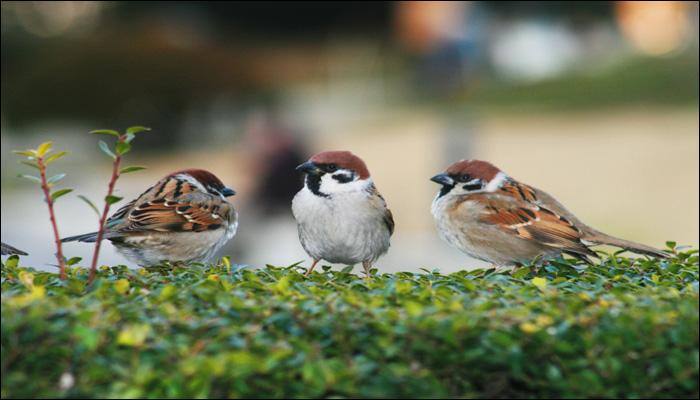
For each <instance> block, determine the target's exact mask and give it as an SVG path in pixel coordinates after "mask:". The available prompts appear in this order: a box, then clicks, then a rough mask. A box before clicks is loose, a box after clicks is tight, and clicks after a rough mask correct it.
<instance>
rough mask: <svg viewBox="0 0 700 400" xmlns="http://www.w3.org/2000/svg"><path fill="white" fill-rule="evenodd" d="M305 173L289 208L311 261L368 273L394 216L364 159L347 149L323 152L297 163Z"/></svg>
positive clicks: (386, 240) (386, 244) (385, 242)
mask: <svg viewBox="0 0 700 400" xmlns="http://www.w3.org/2000/svg"><path fill="white" fill-rule="evenodd" d="M297 170H299V171H302V172H304V173H305V174H306V177H305V180H304V187H303V188H302V189H301V190H300V191H299V192H298V193H297V194H296V196H294V200H293V201H292V212H293V213H294V218H295V219H296V221H297V226H298V229H299V240H300V241H301V245H302V247H304V250H306V252H307V253H308V254H309V256H311V257H312V258H313V260H314V262H313V264H312V265H311V268H310V269H309V270H308V272H307V273H306V274H307V275H308V274H310V273H311V271H313V269H314V267H315V266H316V264H317V263H318V262H319V260H326V261H328V262H331V263H340V264H347V265H353V264H356V263H359V262H361V263H362V266H363V267H364V269H365V273H367V275H368V276H369V273H370V269H371V266H372V263H374V262H375V261H376V260H377V258H379V256H381V255H382V254H384V253H386V252H387V250H388V249H389V239H390V237H391V235H392V233H393V232H394V219H393V217H392V215H391V211H389V209H388V208H387V206H386V202H385V201H384V198H383V197H382V196H381V195H380V194H379V192H378V191H377V188H376V187H375V186H374V183H373V182H372V178H371V177H370V175H369V170H367V166H366V165H365V163H364V161H362V159H360V158H359V157H357V156H356V155H354V154H352V153H351V152H349V151H325V152H322V153H318V154H316V155H315V156H313V157H311V159H309V161H307V162H305V163H303V164H301V165H300V166H298V167H297Z"/></svg>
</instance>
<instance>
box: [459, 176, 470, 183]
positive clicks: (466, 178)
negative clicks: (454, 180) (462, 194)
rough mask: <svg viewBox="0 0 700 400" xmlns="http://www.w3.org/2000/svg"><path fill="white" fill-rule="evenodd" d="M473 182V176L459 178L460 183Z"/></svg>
mask: <svg viewBox="0 0 700 400" xmlns="http://www.w3.org/2000/svg"><path fill="white" fill-rule="evenodd" d="M470 180H471V176H469V175H466V174H465V175H460V176H459V181H460V182H469V181H470Z"/></svg>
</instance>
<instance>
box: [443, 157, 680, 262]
mask: <svg viewBox="0 0 700 400" xmlns="http://www.w3.org/2000/svg"><path fill="white" fill-rule="evenodd" d="M431 180H432V181H434V182H436V183H439V184H440V185H442V189H441V190H440V192H439V193H438V195H437V196H436V197H435V200H433V204H432V214H433V216H434V217H435V221H436V222H437V227H438V231H439V232H440V236H441V237H442V238H443V239H444V240H445V241H447V242H448V243H449V244H451V245H453V246H454V247H456V248H458V249H459V250H461V251H462V252H464V253H466V254H468V255H470V256H472V257H474V258H478V259H481V260H484V261H487V262H490V263H493V264H496V265H514V264H519V263H527V262H531V261H533V260H536V259H538V258H539V259H541V260H546V259H548V258H552V257H556V256H559V255H561V254H562V253H564V254H568V255H571V256H573V257H576V258H579V259H581V260H584V261H586V262H589V263H590V259H589V256H591V257H596V253H595V252H593V251H592V250H591V249H590V247H591V246H594V245H601V244H605V245H612V246H616V247H621V248H623V249H626V250H629V251H632V252H636V253H641V254H646V255H650V256H655V257H668V255H667V254H665V253H663V252H661V251H660V250H657V249H655V248H653V247H650V246H646V245H643V244H639V243H635V242H631V241H628V240H624V239H619V238H616V237H613V236H610V235H607V234H605V233H602V232H600V231H597V230H595V229H593V228H591V227H589V226H588V225H586V224H584V223H583V222H581V221H580V220H579V219H578V218H576V216H575V215H574V214H572V213H571V212H570V211H569V210H567V209H566V208H565V207H564V206H563V205H562V204H561V203H559V202H558V201H557V200H556V199H554V197H552V196H550V195H549V194H547V193H545V192H543V191H542V190H539V189H536V188H534V187H532V186H528V185H526V184H524V183H521V182H518V181H516V180H515V179H513V178H511V177H510V176H508V175H506V174H505V173H504V172H503V171H501V170H500V169H498V168H497V167H495V166H494V165H492V164H490V163H488V162H485V161H478V160H462V161H459V162H456V163H454V164H452V165H451V166H450V167H449V168H447V171H446V172H445V173H442V174H439V175H435V176H434V177H432V179H431Z"/></svg>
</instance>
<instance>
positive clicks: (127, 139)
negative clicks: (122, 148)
mask: <svg viewBox="0 0 700 400" xmlns="http://www.w3.org/2000/svg"><path fill="white" fill-rule="evenodd" d="M125 136H126V137H125V138H124V141H125V142H127V143H131V141H132V140H134V138H135V137H136V135H134V134H133V133H127V134H126V135H125Z"/></svg>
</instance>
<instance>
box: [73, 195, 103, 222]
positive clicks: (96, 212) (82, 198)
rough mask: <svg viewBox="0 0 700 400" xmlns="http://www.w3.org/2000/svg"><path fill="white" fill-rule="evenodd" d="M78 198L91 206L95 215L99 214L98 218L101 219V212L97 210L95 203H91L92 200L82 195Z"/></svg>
mask: <svg viewBox="0 0 700 400" xmlns="http://www.w3.org/2000/svg"><path fill="white" fill-rule="evenodd" d="M78 198H79V199H80V200H82V201H84V202H85V203H87V205H89V206H90V208H92V210H93V211H95V214H97V218H100V211H99V210H98V209H97V207H96V206H95V203H93V202H92V201H90V199H88V198H87V197H85V196H83V195H82V194H79V195H78Z"/></svg>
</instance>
